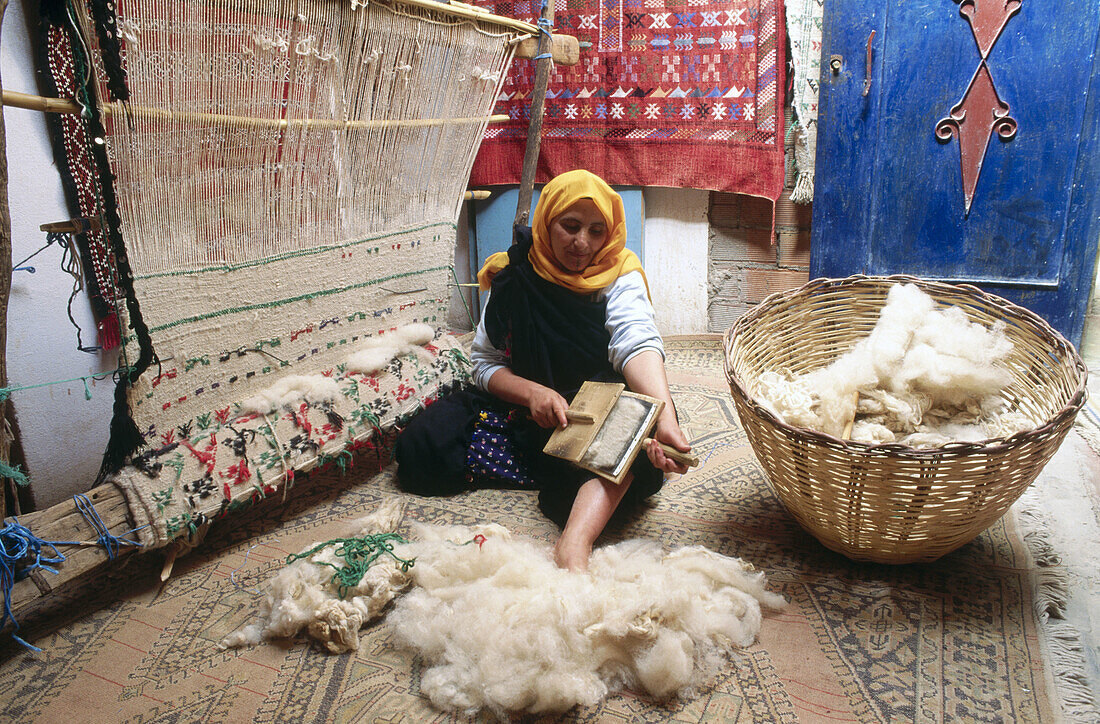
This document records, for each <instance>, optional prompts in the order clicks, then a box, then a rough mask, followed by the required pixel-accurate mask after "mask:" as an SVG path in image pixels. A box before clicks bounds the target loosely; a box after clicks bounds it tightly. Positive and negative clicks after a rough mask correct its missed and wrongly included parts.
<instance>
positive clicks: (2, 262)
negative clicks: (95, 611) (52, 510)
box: [0, 0, 18, 520]
mask: <svg viewBox="0 0 1100 724" xmlns="http://www.w3.org/2000/svg"><path fill="white" fill-rule="evenodd" d="M7 9H8V0H0V27H2V26H3V22H4V11H5V10H7ZM3 85H4V84H3V81H2V80H0V91H2V89H3ZM10 294H11V211H10V210H9V209H8V141H7V133H6V132H5V130H4V109H3V107H2V106H0V386H3V387H7V386H8V364H7V348H8V296H9V295H10ZM7 419H8V401H7V399H4V400H2V401H0V461H3V462H5V463H7V462H8V456H9V454H10V453H11V440H9V439H8V436H7V431H6V422H7ZM7 480H9V482H8V484H7V485H5V486H4V487H5V490H3V491H0V520H2V519H3V517H6V516H7V514H8V508H7V502H6V501H7V490H6V488H8V487H10V488H11V490H12V494H13V495H18V493H17V491H16V490H15V483H14V481H11V480H10V478H9V479H7ZM13 499H15V498H13Z"/></svg>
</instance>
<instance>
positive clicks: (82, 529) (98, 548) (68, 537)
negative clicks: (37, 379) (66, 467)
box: [0, 0, 137, 618]
mask: <svg viewBox="0 0 1100 724" xmlns="http://www.w3.org/2000/svg"><path fill="white" fill-rule="evenodd" d="M4 1H5V0H0V2H4ZM85 495H86V496H87V497H88V499H89V500H90V501H91V502H92V505H94V506H95V509H96V512H97V513H99V517H100V519H102V520H103V525H104V526H105V527H106V528H107V530H108V531H109V532H110V533H111V534H112V535H115V536H118V537H123V535H124V534H125V533H126V532H127V531H130V530H132V529H133V527H134V525H133V523H132V522H131V521H130V506H129V504H128V503H127V502H126V496H125V495H123V493H122V491H121V490H120V489H119V488H117V487H116V486H115V485H113V484H110V483H108V484H105V485H99V486H97V487H95V488H92V489H91V490H90V491H88V492H87V493H85ZM19 522H20V523H22V524H23V525H25V526H26V527H27V528H29V529H30V530H31V531H33V532H34V534H35V535H37V536H38V537H39V538H42V539H43V540H65V541H81V542H84V541H87V542H89V543H94V541H95V536H96V533H95V531H94V530H93V529H92V526H91V525H90V524H89V523H88V522H87V521H86V520H84V516H83V515H82V514H81V513H80V511H79V510H78V509H77V507H76V501H75V500H73V499H72V498H69V499H68V500H63V501H62V502H60V503H58V504H57V505H54V506H51V507H49V508H46V509H45V510H39V511H36V512H34V513H27V514H25V515H22V516H20V517H19ZM135 550H137V548H136V547H134V546H122V547H121V548H119V550H118V555H119V556H125V555H127V554H128V553H131V552H133V551H135ZM59 551H60V552H61V553H63V554H64V555H65V562H64V563H62V564H58V565H55V566H54V567H55V568H56V569H57V573H56V574H54V573H42V572H41V571H36V572H35V574H33V575H32V576H31V577H29V578H24V579H23V580H21V581H17V582H16V583H15V585H14V586H13V587H12V589H11V607H12V611H13V612H14V613H15V616H16V618H18V617H19V611H20V610H21V609H23V608H25V607H26V606H27V605H28V604H29V603H31V602H33V601H34V600H35V599H37V598H39V597H41V596H46V595H49V593H50V592H51V591H53V589H55V588H58V587H60V586H63V585H65V584H67V583H69V582H71V581H74V580H76V579H77V578H80V577H82V576H83V575H84V574H86V573H90V572H91V571H93V570H95V569H97V568H99V567H100V566H101V565H103V564H105V563H107V562H108V560H109V558H108V557H107V551H106V549H105V548H104V547H103V546H102V545H98V544H96V545H81V546H59Z"/></svg>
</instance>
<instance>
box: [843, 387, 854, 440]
mask: <svg viewBox="0 0 1100 724" xmlns="http://www.w3.org/2000/svg"><path fill="white" fill-rule="evenodd" d="M853 404H854V405H855V407H854V408H853V409H852V417H851V419H849V420H848V422H846V423H845V424H844V434H843V435H841V438H840V439H841V440H847V439H849V438H850V437H852V427H854V426H855V424H856V412H857V411H858V410H859V390H856V394H855V400H854V402H853Z"/></svg>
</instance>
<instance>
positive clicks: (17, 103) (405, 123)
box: [3, 90, 508, 130]
mask: <svg viewBox="0 0 1100 724" xmlns="http://www.w3.org/2000/svg"><path fill="white" fill-rule="evenodd" d="M3 105H5V106H11V107H13V108H25V109H27V110H32V111H42V112H45V113H67V114H72V115H78V114H80V112H81V108H80V106H79V105H78V104H77V103H76V102H75V101H70V100H66V99H64V98H44V97H42V96H36V95H31V94H29V93H19V92H18V91H9V90H5V91H4V92H3ZM103 112H104V113H105V114H106V115H108V116H124V115H126V114H129V115H131V116H136V117H139V118H153V119H164V120H169V119H172V120H185V121H194V122H195V123H200V124H207V125H212V126H213V125H226V126H255V127H258V128H278V129H280V130H285V129H287V128H299V127H307V128H336V129H340V130H345V129H346V130H357V129H360V128H395V127H401V128H405V127H419V126H450V125H460V124H466V123H483V122H485V120H486V119H485V117H483V116H468V117H461V118H399V119H376V120H369V121H343V120H337V119H335V118H249V117H246V116H229V115H224V114H220V113H193V112H182V113H181V112H174V111H170V110H167V109H164V108H144V107H141V106H129V107H126V106H124V105H123V104H122V103H107V104H105V105H104V106H103ZM507 120H508V116H507V115H506V114H500V115H493V116H489V118H488V121H489V123H504V122H505V121H507Z"/></svg>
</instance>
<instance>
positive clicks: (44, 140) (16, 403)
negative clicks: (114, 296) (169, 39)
mask: <svg viewBox="0 0 1100 724" xmlns="http://www.w3.org/2000/svg"><path fill="white" fill-rule="evenodd" d="M28 36H29V33H28V28H27V23H26V20H25V18H24V13H23V2H21V1H17V2H11V3H9V4H8V8H7V12H6V13H5V14H4V21H3V35H2V37H0V77H2V79H3V86H4V88H5V89H7V90H13V91H21V92H24V93H34V94H37V93H38V87H37V85H36V82H35V78H34V62H33V55H32V50H31V46H30V43H29V37H28ZM4 124H5V128H6V132H7V160H8V203H9V205H10V209H11V227H12V229H11V231H12V263H13V265H14V264H17V263H19V262H20V261H21V260H22V259H24V258H25V257H27V256H29V255H30V254H32V253H34V252H35V251H37V250H38V249H39V248H40V247H42V246H43V245H44V244H45V243H46V235H45V234H44V233H42V232H41V231H39V230H38V227H39V225H40V224H44V223H48V222H52V221H63V220H66V219H68V218H70V217H71V214H70V212H69V211H68V209H66V208H65V198H64V195H63V192H62V189H61V181H60V177H59V176H58V172H57V168H56V167H55V166H54V161H53V153H52V151H51V149H50V144H49V139H48V137H47V134H46V124H45V120H44V118H43V115H42V114H41V113H38V112H36V111H27V110H22V109H19V108H5V109H4ZM61 256H62V249H60V248H58V246H57V245H56V244H55V245H53V246H51V247H50V248H48V249H46V250H45V251H43V252H42V253H41V254H39V255H38V256H36V257H35V258H34V259H32V260H31V261H30V262H29V264H30V265H31V266H33V267H34V268H35V273H34V274H30V273H28V272H25V271H21V272H14V273H13V274H12V284H11V298H10V301H9V306H8V320H7V323H8V345H7V365H8V382H7V385H8V386H9V387H26V386H30V385H40V384H42V383H46V382H53V381H57V380H65V379H71V378H76V377H81V376H84V375H90V374H93V373H102V372H107V373H109V372H111V371H113V370H114V369H115V367H116V364H117V362H116V360H115V359H114V355H102V354H88V353H85V352H81V351H79V350H77V348H76V346H77V344H76V330H75V329H74V328H73V326H72V324H71V323H70V322H69V319H68V316H67V315H66V311H65V309H66V305H67V304H68V300H69V295H70V294H71V293H72V288H73V281H72V277H70V276H69V275H67V274H65V273H64V272H62V271H61ZM73 317H74V318H75V319H76V321H77V323H78V324H79V325H80V328H81V330H82V339H83V341H84V344H85V345H86V346H94V345H95V344H96V328H95V320H94V319H93V318H92V313H91V307H90V305H89V303H88V297H87V295H86V294H84V293H80V294H77V296H76V299H74V301H73ZM88 389H89V391H90V392H91V394H92V399H91V400H87V399H85V391H84V383H83V382H81V381H76V382H70V383H67V384H59V385H49V386H45V387H39V388H35V389H25V390H13V392H12V395H11V402H12V406H13V407H14V409H15V414H16V416H17V420H18V426H19V433H20V440H21V442H22V445H23V450H24V452H25V454H26V458H27V460H26V469H27V470H28V472H29V473H30V476H31V481H32V482H31V490H32V493H33V496H34V501H35V504H36V505H37V507H39V508H44V507H48V506H50V505H53V504H54V503H56V502H58V501H60V500H62V499H64V498H67V497H69V496H71V495H73V494H75V493H78V492H84V491H86V490H88V489H89V488H90V487H91V485H92V482H93V481H94V479H95V475H96V473H97V472H98V470H99V465H100V462H101V460H102V457H103V450H104V448H105V447H106V445H107V434H108V426H109V423H110V419H111V403H112V393H113V390H114V383H113V381H112V380H111V379H110V377H109V376H108V378H107V379H105V380H103V381H95V380H89V381H88Z"/></svg>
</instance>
